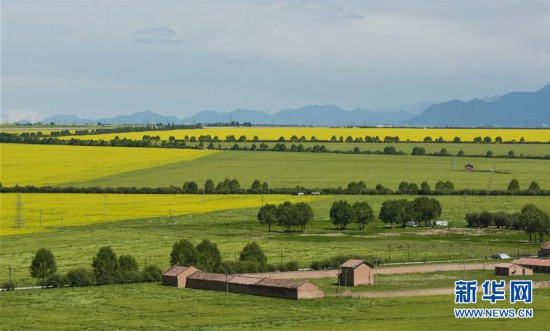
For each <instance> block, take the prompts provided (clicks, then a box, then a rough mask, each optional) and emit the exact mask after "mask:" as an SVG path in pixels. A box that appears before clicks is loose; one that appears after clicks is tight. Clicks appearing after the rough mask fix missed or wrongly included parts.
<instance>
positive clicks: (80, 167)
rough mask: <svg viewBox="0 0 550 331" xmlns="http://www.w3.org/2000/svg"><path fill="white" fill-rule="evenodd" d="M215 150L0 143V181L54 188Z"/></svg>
mask: <svg viewBox="0 0 550 331" xmlns="http://www.w3.org/2000/svg"><path fill="white" fill-rule="evenodd" d="M215 153H217V152H216V151H202V150H171V149H160V148H155V149H138V148H123V147H89V146H87V147H84V148H83V147H79V146H62V145H30V144H0V154H1V158H2V161H1V164H0V170H1V171H0V182H1V183H2V185H4V186H13V185H35V186H42V185H56V184H60V183H64V182H67V181H83V180H88V179H91V178H97V177H104V176H108V175H113V174H117V173H121V172H126V171H132V170H138V169H144V168H152V167H157V166H160V165H164V164H168V163H174V162H188V161H191V160H194V159H197V158H200V157H203V156H206V155H211V154H215Z"/></svg>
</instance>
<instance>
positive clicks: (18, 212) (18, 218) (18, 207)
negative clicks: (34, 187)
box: [15, 193, 23, 228]
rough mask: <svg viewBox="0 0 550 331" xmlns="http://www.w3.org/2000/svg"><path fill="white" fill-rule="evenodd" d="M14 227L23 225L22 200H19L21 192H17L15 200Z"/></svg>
mask: <svg viewBox="0 0 550 331" xmlns="http://www.w3.org/2000/svg"><path fill="white" fill-rule="evenodd" d="M15 227H18V228H22V227H23V201H21V193H17V200H16V201H15Z"/></svg>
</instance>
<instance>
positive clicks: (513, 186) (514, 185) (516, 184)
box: [508, 178, 519, 191]
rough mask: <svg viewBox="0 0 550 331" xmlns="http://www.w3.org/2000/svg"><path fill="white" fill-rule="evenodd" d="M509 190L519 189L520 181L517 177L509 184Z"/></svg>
mask: <svg viewBox="0 0 550 331" xmlns="http://www.w3.org/2000/svg"><path fill="white" fill-rule="evenodd" d="M508 191H519V182H518V180H517V179H515V178H514V179H512V180H511V181H510V184H508Z"/></svg>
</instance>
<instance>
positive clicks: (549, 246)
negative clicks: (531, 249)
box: [541, 241, 550, 249]
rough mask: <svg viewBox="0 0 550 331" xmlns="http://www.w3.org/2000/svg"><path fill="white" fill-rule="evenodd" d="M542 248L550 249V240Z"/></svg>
mask: <svg viewBox="0 0 550 331" xmlns="http://www.w3.org/2000/svg"><path fill="white" fill-rule="evenodd" d="M541 249H550V241H547V242H545V243H544V245H542V247H541Z"/></svg>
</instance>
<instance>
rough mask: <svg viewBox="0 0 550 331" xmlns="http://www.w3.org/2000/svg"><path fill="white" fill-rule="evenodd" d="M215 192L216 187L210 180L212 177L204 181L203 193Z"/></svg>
mask: <svg viewBox="0 0 550 331" xmlns="http://www.w3.org/2000/svg"><path fill="white" fill-rule="evenodd" d="M215 192H216V187H215V186H214V182H213V181H212V179H207V180H206V182H205V183H204V193H209V194H211V193H215Z"/></svg>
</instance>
